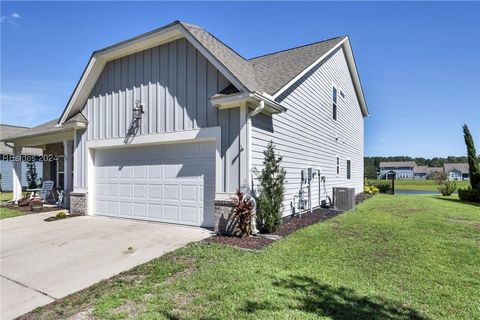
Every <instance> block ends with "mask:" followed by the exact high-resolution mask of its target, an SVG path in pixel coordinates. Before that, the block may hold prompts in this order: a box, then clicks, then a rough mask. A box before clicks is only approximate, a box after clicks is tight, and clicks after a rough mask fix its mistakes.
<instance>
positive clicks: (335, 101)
mask: <svg viewBox="0 0 480 320" xmlns="http://www.w3.org/2000/svg"><path fill="white" fill-rule="evenodd" d="M332 112H333V113H332V117H333V120H337V88H335V87H333V94H332Z"/></svg>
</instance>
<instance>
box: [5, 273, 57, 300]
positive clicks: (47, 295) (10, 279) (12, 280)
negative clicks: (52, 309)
mask: <svg viewBox="0 0 480 320" xmlns="http://www.w3.org/2000/svg"><path fill="white" fill-rule="evenodd" d="M0 277H2V278H4V279H6V280H8V281H11V282H14V283H16V284H18V285H21V286H22V287H25V288H27V289H30V290H33V291H36V292H38V293H40V294H43V295H44V296H46V297H49V298H50V299H53V300H57V298H55V297H53V296H51V295H49V294H48V293H46V292H43V291H41V290H38V289H35V288H32V287H30V286H27V285H26V284H23V283H21V282H18V281H17V280H14V279H12V278H9V277H6V276H4V275H1V274H0Z"/></svg>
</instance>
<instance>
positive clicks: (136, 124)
mask: <svg viewBox="0 0 480 320" xmlns="http://www.w3.org/2000/svg"><path fill="white" fill-rule="evenodd" d="M139 131H140V121H139V119H132V121H131V122H130V126H129V127H128V129H127V132H126V134H125V139H123V143H124V144H130V143H131V142H132V141H133V138H135V136H136V135H137V134H138V132H139Z"/></svg>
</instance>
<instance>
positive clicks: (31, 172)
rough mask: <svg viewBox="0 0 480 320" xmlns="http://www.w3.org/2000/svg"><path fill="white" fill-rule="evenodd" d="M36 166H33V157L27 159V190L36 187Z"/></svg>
mask: <svg viewBox="0 0 480 320" xmlns="http://www.w3.org/2000/svg"><path fill="white" fill-rule="evenodd" d="M37 179H38V175H37V166H36V164H35V159H33V157H28V160H27V183H28V188H29V189H35V188H37V187H38V184H37Z"/></svg>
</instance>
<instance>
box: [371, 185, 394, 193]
mask: <svg viewBox="0 0 480 320" xmlns="http://www.w3.org/2000/svg"><path fill="white" fill-rule="evenodd" d="M374 186H375V187H376V188H377V189H378V191H380V193H388V192H390V190H392V186H391V185H390V184H389V183H376V184H374Z"/></svg>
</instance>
